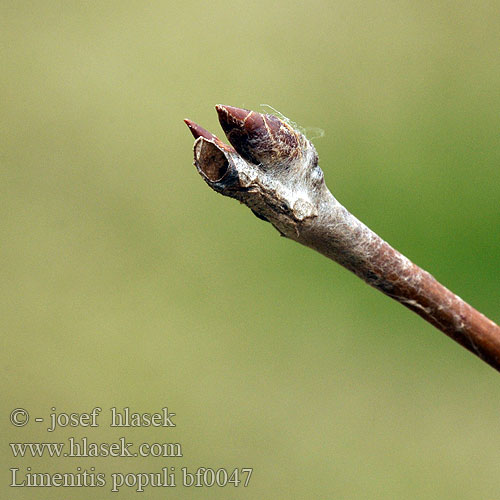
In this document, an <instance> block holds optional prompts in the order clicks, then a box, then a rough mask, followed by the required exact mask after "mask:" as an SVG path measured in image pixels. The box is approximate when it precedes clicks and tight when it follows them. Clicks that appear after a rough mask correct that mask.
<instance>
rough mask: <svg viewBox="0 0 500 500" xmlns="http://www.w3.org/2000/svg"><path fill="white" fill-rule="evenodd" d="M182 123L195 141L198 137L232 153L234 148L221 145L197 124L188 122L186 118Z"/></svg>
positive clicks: (212, 135)
mask: <svg viewBox="0 0 500 500" xmlns="http://www.w3.org/2000/svg"><path fill="white" fill-rule="evenodd" d="M184 123H185V124H186V125H187V126H188V128H189V130H190V131H191V133H192V134H193V137H194V138H195V139H198V137H204V138H205V139H208V140H209V141H212V142H214V143H215V144H217V145H218V146H219V147H221V148H222V149H224V150H225V151H229V152H234V148H232V147H231V146H229V145H228V144H225V143H223V142H222V141H221V140H220V139H219V138H218V137H217V136H215V135H214V134H212V132H209V131H208V130H206V129H204V128H203V127H202V126H201V125H198V124H197V123H195V122H193V121H191V120H189V119H188V118H185V119H184Z"/></svg>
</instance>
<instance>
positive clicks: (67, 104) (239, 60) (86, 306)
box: [0, 0, 500, 500]
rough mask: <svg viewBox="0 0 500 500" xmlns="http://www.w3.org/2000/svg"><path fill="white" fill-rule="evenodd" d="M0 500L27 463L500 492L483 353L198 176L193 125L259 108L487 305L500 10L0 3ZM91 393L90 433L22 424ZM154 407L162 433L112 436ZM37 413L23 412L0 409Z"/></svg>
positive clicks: (388, 490) (491, 380) (420, 257)
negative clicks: (41, 445)
mask: <svg viewBox="0 0 500 500" xmlns="http://www.w3.org/2000/svg"><path fill="white" fill-rule="evenodd" d="M0 5H1V15H0V25H1V26H0V37H1V67H2V71H1V73H0V90H1V97H2V103H1V109H0V126H1V134H0V162H1V185H0V190H1V191H0V204H1V207H2V212H1V213H2V215H1V223H0V230H1V255H2V266H1V268H2V270H1V273H2V276H1V283H2V286H1V289H0V293H1V297H2V301H1V303H2V307H1V309H2V310H1V325H2V351H1V354H0V359H1V363H2V394H3V397H2V402H1V409H2V424H1V425H2V436H3V438H4V439H3V444H2V453H1V456H2V460H1V462H0V463H1V466H2V473H1V477H2V478H3V480H2V491H3V492H4V493H3V494H2V497H4V498H10V499H31V498H33V499H35V498H36V499H54V500H57V499H75V500H76V499H88V498H96V499H104V498H110V497H113V495H114V497H117V498H127V499H128V498H130V499H132V498H141V496H140V495H141V494H140V493H136V492H135V490H134V488H125V487H124V488H123V489H122V490H121V491H120V493H115V494H112V493H110V491H109V490H110V488H109V486H108V485H107V486H106V487H104V488H93V489H85V488H71V489H67V488H51V489H49V488H45V489H38V488H9V487H8V484H9V483H10V481H11V476H10V472H9V469H10V468H11V467H17V468H19V469H20V471H21V472H20V473H22V472H23V471H25V470H26V467H32V471H33V472H51V473H53V472H76V468H77V467H82V468H83V469H90V467H95V468H96V471H97V472H104V473H106V474H107V475H108V479H109V474H110V473H111V472H124V473H125V472H134V471H136V472H139V471H141V472H157V471H159V470H160V469H161V468H162V467H165V466H168V467H171V466H174V467H177V468H178V469H180V468H181V467H183V466H185V467H189V468H190V469H194V470H196V468H197V467H201V466H204V467H211V468H214V469H217V468H220V467H225V468H227V469H228V470H232V469H233V468H234V467H240V468H241V467H253V468H254V473H253V476H252V478H251V481H250V485H249V486H248V487H247V488H243V487H241V486H240V487H239V488H237V489H235V488H233V487H231V486H227V487H225V488H216V487H213V488H198V489H194V488H182V487H177V488H175V489H168V488H155V489H152V488H150V489H149V490H148V491H147V492H146V493H142V496H143V497H144V498H151V499H160V498H252V499H260V498H270V499H289V498H294V499H295V498H297V499H316V498H318V499H326V498H328V499H330V498H331V499H340V498H345V499H365V498H366V499H368V498H369V499H387V498H407V499H414V498H415V499H417V498H418V499H431V498H432V499H434V498H439V499H450V500H451V499H453V500H457V499H493V498H500V384H499V381H500V379H499V376H498V373H496V372H495V371H494V370H493V369H491V368H490V367H488V366H487V365H486V364H483V363H482V362H480V361H479V360H478V359H477V358H475V357H474V356H472V355H471V354H470V353H468V352H467V351H465V350H464V349H462V348H461V347H459V346H458V345H457V344H455V343H453V342H452V341H451V340H449V339H448V338H447V337H445V336H444V335H442V334H441V333H439V332H438V331H437V330H434V329H433V328H432V327H431V326H430V325H428V324H426V323H425V322H424V321H423V320H422V319H421V318H419V317H418V316H416V315H414V314H412V313H411V312H410V311H408V310H406V309H404V308H402V307H401V306H400V305H398V304H396V303H393V302H392V301H391V300H390V299H388V298H386V297H384V296H383V295H382V294H380V293H378V292H376V291H375V290H373V289H371V288H370V287H368V286H366V285H365V284H363V283H362V282H361V281H360V280H358V279H357V278H356V277H355V276H353V275H351V274H350V273H348V272H347V271H345V270H343V269H342V268H341V267H339V266H338V265H336V264H334V263H332V262H330V261H328V260H327V259H325V258H324V257H322V256H320V255H319V254H315V253H313V252H312V251H310V250H308V249H306V248H302V247H300V246H299V245H297V244H294V243H292V242H289V241H287V240H285V239H284V238H279V237H278V233H277V232H276V231H274V230H273V229H272V227H271V226H270V225H268V224H265V223H263V222H262V221H259V220H258V219H257V218H255V217H254V216H253V215H252V214H251V213H250V212H249V210H248V209H247V208H245V207H243V206H238V204H237V203H235V202H234V201H232V200H229V199H226V198H222V197H221V196H218V195H216V194H215V193H213V192H212V191H211V190H210V189H209V188H208V187H207V186H206V185H205V183H204V182H203V181H202V180H201V178H200V177H199V176H198V174H197V173H196V171H195V168H194V167H193V166H192V143H193V139H192V137H191V135H190V133H189V132H188V130H187V128H186V127H185V126H184V124H183V122H182V119H183V118H185V117H189V118H191V119H193V120H195V121H197V122H198V123H200V124H201V125H203V126H204V127H206V128H209V129H210V130H212V131H214V132H215V133H218V134H221V132H220V127H219V126H218V122H217V117H216V113H215V111H214V108H213V106H214V105H215V104H216V103H223V104H230V105H234V106H240V107H247V108H250V109H255V110H260V111H266V108H263V107H261V104H263V103H266V104H270V105H272V106H273V107H275V108H276V109H278V110H280V111H281V112H283V113H284V114H285V115H286V116H288V117H289V118H290V119H292V120H293V121H295V122H296V123H298V124H300V125H301V126H303V127H306V128H307V127H319V128H321V129H323V130H324V131H325V135H324V137H323V138H321V139H315V140H314V142H315V145H316V147H317V150H318V152H319V155H320V164H321V166H322V168H323V170H324V172H325V177H326V180H327V183H328V185H329V187H330V189H331V190H332V192H333V193H334V194H335V196H336V197H337V198H338V199H339V200H340V201H341V202H342V203H343V204H345V205H346V206H347V207H348V208H349V209H350V210H351V211H352V212H353V213H354V214H355V215H356V216H358V217H359V218H360V219H361V220H362V221H363V222H365V223H366V224H368V225H369V226H370V227H371V228H372V229H374V230H375V231H376V232H378V233H379V234H380V235H381V236H382V237H383V238H385V239H387V240H388V241H389V242H390V243H391V244H392V245H393V246H395V247H396V248H398V249H399V250H401V251H402V252H403V253H405V254H406V255H407V256H408V257H409V258H411V259H412V260H414V261H415V262H416V263H418V264H419V265H421V266H423V267H424V268H426V269H427V270H429V271H430V272H431V273H432V274H434V275H435V276H436V277H437V278H438V279H439V280H440V281H441V282H442V283H444V284H445V285H447V286H448V287H449V288H451V289H452V290H453V291H455V292H456V293H458V294H459V295H460V296H461V297H463V298H464V299H465V300H467V301H469V302H470V303H471V304H472V305H474V306H475V307H477V308H478V309H480V310H481V311H482V312H484V313H485V314H487V315H488V316H490V317H491V318H492V319H494V320H496V321H497V322H498V321H499V320H500V309H499V303H500V293H499V290H498V283H499V274H500V273H499V271H500V269H499V258H500V213H499V197H500V170H499V164H500V136H499V131H500V90H499V89H500V18H499V16H498V13H499V11H500V3H499V2H498V1H486V0H485V1H467V2H466V1H458V2H448V1H438V2H435V1H434V2H431V1H424V2H409V1H407V2H397V1H389V0H385V1H379V2H368V1H347V0H342V1H338V2H328V1H324V0H323V1H315V0H313V1H311V2H307V3H305V2H292V3H291V2H287V1H283V0H280V1H277V2H268V1H266V2H264V1H255V2H240V1H233V2H223V1H220V0H217V1H213V2H201V1H183V2H172V1H170V2H168V1H167V2H165V1H164V2H158V1H153V2H139V1H120V2H118V1H109V2H108V1H106V2H83V1H79V2H75V1H64V2H63V1H59V2H57V1H52V0H50V1H42V2H27V1H19V0H17V1H7V0H1V2H0ZM95 406H101V407H102V408H103V416H102V418H101V420H100V423H101V426H100V427H99V428H98V429H61V430H59V431H56V432H53V433H48V432H45V430H44V429H45V427H44V425H43V424H37V423H34V421H33V419H34V417H35V416H42V417H48V414H49V413H50V411H51V408H52V407H55V408H56V410H57V411H58V412H90V411H91V410H92V408H94V407H95ZM112 406H117V407H119V408H123V407H125V406H129V407H130V408H131V409H132V410H133V411H138V412H154V411H159V410H160V409H161V408H162V407H164V406H168V408H169V410H170V411H172V412H175V413H176V417H175V422H176V424H177V427H176V428H175V429H162V428H143V429H130V430H122V429H113V428H109V427H108V425H107V424H108V423H109V412H108V409H109V408H110V407H112ZM16 407H22V408H26V409H27V410H28V411H29V412H30V414H31V415H32V421H31V422H30V423H29V425H27V426H26V427H22V428H15V427H13V426H11V425H10V424H9V413H10V411H11V410H12V409H13V408H16ZM68 436H75V437H81V436H87V437H88V438H89V440H91V441H94V442H113V441H116V440H117V439H118V438H119V437H121V436H125V437H126V438H127V440H128V441H132V442H134V443H139V442H143V441H145V442H179V443H181V444H182V446H183V454H184V457H183V458H141V459H140V458H86V459H77V458H60V459H54V458H24V459H21V458H14V457H13V456H12V454H11V452H10V449H9V447H8V445H7V443H8V442H26V441H27V442H47V441H49V442H50V441H55V442H58V441H64V440H65V439H66V438H67V437H68Z"/></svg>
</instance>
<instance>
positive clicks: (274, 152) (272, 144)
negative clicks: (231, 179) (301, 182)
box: [215, 105, 307, 167]
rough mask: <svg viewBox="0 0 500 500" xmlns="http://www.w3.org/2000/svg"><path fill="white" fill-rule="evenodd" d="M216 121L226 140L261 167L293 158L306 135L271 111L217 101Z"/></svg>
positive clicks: (245, 157) (279, 163) (275, 164)
mask: <svg viewBox="0 0 500 500" xmlns="http://www.w3.org/2000/svg"><path fill="white" fill-rule="evenodd" d="M215 109H216V110H217V113H218V114H219V121H220V124H221V126H222V128H223V130H224V132H225V134H226V136H227V139H228V141H229V142H230V143H231V144H232V145H233V146H234V148H235V149H236V151H237V152H238V153H239V154H240V156H241V157H243V158H244V159H245V160H248V161H250V162H252V163H255V164H261V165H262V166H264V167H267V166H278V165H283V164H285V163H289V162H291V161H293V159H295V158H297V157H299V156H300V155H301V154H302V148H303V147H304V144H305V142H306V141H307V139H306V138H305V137H304V136H303V135H302V134H301V133H300V132H298V131H296V130H294V129H293V128H292V127H291V126H290V125H289V124H288V123H286V122H285V121H283V120H281V119H279V118H277V117H276V116H273V115H265V114H261V113H257V112H256V111H249V110H246V109H241V108H235V107H233V106H223V105H217V106H216V107H215Z"/></svg>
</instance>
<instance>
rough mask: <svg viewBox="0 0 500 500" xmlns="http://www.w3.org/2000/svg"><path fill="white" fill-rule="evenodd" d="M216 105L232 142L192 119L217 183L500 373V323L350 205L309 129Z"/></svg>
mask: <svg viewBox="0 0 500 500" xmlns="http://www.w3.org/2000/svg"><path fill="white" fill-rule="evenodd" d="M216 109H217V112H218V114H219V121H220V123H221V125H222V128H223V129H224V132H225V133H226V136H227V138H228V140H229V142H230V143H231V144H232V146H229V145H227V144H224V143H223V142H221V141H220V140H219V139H218V138H217V137H216V136H214V135H213V134H211V133H210V132H208V131H206V130H205V129H203V128H202V127H200V126H199V125H197V124H195V123H194V122H192V121H190V120H185V121H186V124H187V125H188V127H189V128H190V130H191V132H192V133H193V135H194V137H195V138H196V141H195V143H194V163H195V165H196V168H197V169H198V172H199V173H200V174H201V176H202V177H203V179H204V180H205V181H206V183H207V184H208V185H209V186H210V187H211V188H212V189H214V190H215V191H217V192H219V193H221V194H223V195H225V196H230V197H232V198H235V199H237V200H239V201H240V202H242V203H244V204H246V205H247V206H248V207H249V208H250V209H251V210H252V212H253V213H254V214H255V215H256V216H257V217H259V218H260V219H263V220H265V221H268V222H270V223H271V224H272V225H273V226H274V227H275V228H276V229H277V230H278V231H279V232H280V234H281V235H282V236H286V237H287V238H290V239H292V240H295V241H297V242H298V243H302V244H303V245H306V246H308V247H310V248H312V249H314V250H317V251H318V252H320V253H322V254H323V255H325V256H327V257H329V258H330V259H332V260H334V261H336V262H338V263H339V264H341V265H343V266H344V267H346V268H347V269H349V270H350V271H352V272H353V273H355V274H357V275H358V276H359V277H360V278H362V279H363V280H364V281H366V282H367V283H368V284H369V285H371V286H373V287H375V288H377V289H378V290H380V291H382V292H383V293H385V294H386V295H388V296H389V297H392V298H393V299H395V300H397V301H398V302H400V303H401V304H403V305H404V306H406V307H407V308H409V309H411V310H412V311H414V312H416V313H417V314H419V315H420V316H422V317H423V318H424V319H425V320H426V321H428V322H429V323H431V324H432V325H434V326H435V327H436V328H438V329H439V330H441V331H443V332H444V333H446V334H447V335H449V336H450V337H451V338H452V339H454V340H455V341H456V342H458V343H459V344H461V345H462V346H464V347H465V348H466V349H468V350H469V351H471V352H472V353H474V354H476V355H477V356H478V357H479V358H481V359H482V360H483V361H485V362H486V363H488V364H490V365H491V366H492V367H493V368H495V369H497V370H498V371H500V327H498V325H496V324H495V323H494V322H493V321H491V320H490V319H488V318H487V317H486V316H484V315H482V314H481V313H480V312H479V311H477V310H476V309H474V308H473V307H471V306H470V305H469V304H467V303H466V302H464V301H463V300H462V299H461V298H460V297H458V296H457V295H455V294H454V293H452V292H451V291H450V290H448V289H447V288H445V287H444V286H443V285H441V284H440V283H439V282H438V281H437V280H436V279H435V278H434V277H433V276H431V275H430V274H429V273H428V272H426V271H424V270H423V269H421V268H420V267H418V266H417V265H415V264H413V263H412V262H411V261H410V260H408V259H407V258H406V257H405V256H404V255H402V254H401V253H399V252H398V251H397V250H395V249H394V248H392V247H391V246H390V245H389V244H388V243H386V242H385V241H384V240H382V238H380V237H379V236H378V235H377V234H375V233H374V232H373V231H372V230H370V229H369V228H368V227H367V226H365V225H364V224H363V223H362V222H360V221H359V220H358V219H356V217H354V216H353V215H352V214H351V213H350V212H349V211H348V210H347V209H346V208H344V207H343V206H342V205H341V204H340V203H339V202H338V201H337V200H336V199H335V198H334V196H333V195H332V194H331V193H330V191H329V190H328V188H327V187H326V184H325V181H324V178H323V172H322V170H321V169H320V167H319V166H318V155H317V153H316V150H315V148H314V146H313V145H312V144H311V143H310V142H309V141H308V140H307V139H306V137H305V136H304V135H303V134H302V133H301V132H299V131H298V130H296V129H295V128H293V127H292V126H291V125H290V124H289V123H287V122H286V121H284V120H281V119H279V118H277V117H275V116H273V115H264V114H261V113H257V112H255V111H248V110H244V109H240V108H234V107H231V106H216Z"/></svg>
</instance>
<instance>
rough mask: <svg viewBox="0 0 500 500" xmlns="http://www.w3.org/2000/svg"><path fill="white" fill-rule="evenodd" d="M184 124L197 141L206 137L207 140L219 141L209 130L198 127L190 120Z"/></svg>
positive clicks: (185, 120) (186, 120) (186, 119)
mask: <svg viewBox="0 0 500 500" xmlns="http://www.w3.org/2000/svg"><path fill="white" fill-rule="evenodd" d="M184 123H185V124H186V125H187V126H188V128H189V130H190V131H191V133H192V134H193V137H194V138H195V139H198V137H204V138H205V139H208V140H210V141H213V140H216V139H217V137H215V135H214V134H212V133H211V132H209V131H208V130H205V129H204V128H203V127H202V126H201V125H198V124H197V123H195V122H193V121H191V120H189V119H188V118H185V119H184Z"/></svg>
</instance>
